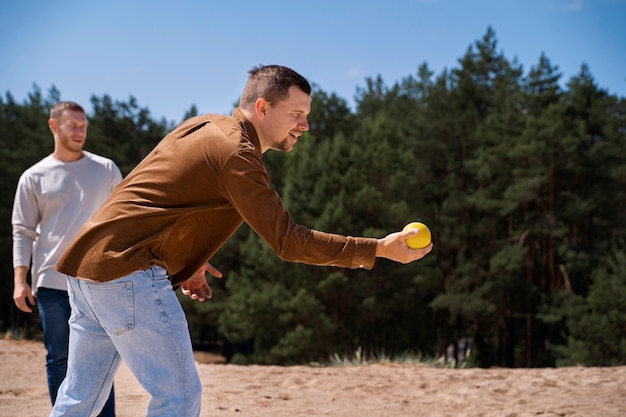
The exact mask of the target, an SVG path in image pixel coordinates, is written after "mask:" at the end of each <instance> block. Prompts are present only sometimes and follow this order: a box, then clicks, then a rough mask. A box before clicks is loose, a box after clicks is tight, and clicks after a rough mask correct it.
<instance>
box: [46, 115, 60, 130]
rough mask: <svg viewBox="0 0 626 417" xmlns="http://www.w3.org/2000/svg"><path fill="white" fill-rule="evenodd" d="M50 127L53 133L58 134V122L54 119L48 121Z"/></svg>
mask: <svg viewBox="0 0 626 417" xmlns="http://www.w3.org/2000/svg"><path fill="white" fill-rule="evenodd" d="M48 127H49V128H50V131H51V132H52V133H56V131H57V127H58V125H57V121H56V120H54V119H52V118H50V119H48Z"/></svg>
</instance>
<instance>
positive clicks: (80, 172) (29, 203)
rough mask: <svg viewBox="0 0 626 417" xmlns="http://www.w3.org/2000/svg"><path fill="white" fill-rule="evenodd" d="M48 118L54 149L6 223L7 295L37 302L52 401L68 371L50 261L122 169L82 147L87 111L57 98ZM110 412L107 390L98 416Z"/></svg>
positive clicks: (64, 312)
mask: <svg viewBox="0 0 626 417" xmlns="http://www.w3.org/2000/svg"><path fill="white" fill-rule="evenodd" d="M48 126H49V127H50V131H51V132H52V135H53V137H54V151H53V152H52V154H51V155H48V156H47V157H45V158H43V159H42V160H41V161H39V162H37V163H36V164H35V165H33V166H32V167H30V168H28V169H27V170H26V171H24V173H23V174H22V176H21V177H20V179H19V182H18V185H17V191H16V193H15V202H14V205H13V215H12V219H11V224H12V227H13V267H14V285H15V287H14V291H13V300H14V302H15V305H16V306H17V307H18V308H19V309H20V310H22V311H24V312H27V313H31V312H32V308H31V306H33V305H34V304H35V302H36V303H37V308H38V311H39V317H40V321H41V326H42V329H43V336H44V345H45V347H46V351H47V355H46V370H47V376H48V389H49V391H50V399H51V401H52V404H53V405H54V402H55V399H56V395H57V391H58V388H59V386H60V385H61V382H62V381H63V379H64V378H65V374H66V371H67V353H68V343H69V325H68V320H69V318H70V304H69V299H68V293H67V276H66V275H63V274H60V273H59V272H57V271H56V270H55V269H54V265H55V264H56V262H57V260H58V259H59V257H60V256H61V254H62V253H63V251H64V250H65V248H66V247H67V246H68V244H69V243H70V241H71V240H72V238H73V237H74V235H75V234H76V233H77V232H78V230H79V229H80V227H81V226H82V225H83V223H84V222H85V221H86V220H87V219H88V218H89V217H90V216H91V215H92V214H93V212H94V211H95V210H96V209H97V208H98V207H99V206H100V205H101V204H102V202H104V200H105V199H106V198H107V196H108V195H109V194H110V193H111V191H113V189H114V188H115V187H116V186H117V184H119V183H120V182H121V180H122V174H121V173H120V170H119V168H118V167H117V165H116V164H115V163H114V162H113V161H112V160H110V159H108V158H104V157H102V156H99V155H95V154H93V153H90V152H87V151H84V150H83V145H84V144H85V139H86V136H87V116H86V114H85V110H84V109H83V108H82V107H81V106H80V105H78V104H76V103H74V102H70V101H63V102H60V103H58V104H56V105H55V106H54V107H52V109H51V110H50V119H49V120H48ZM29 267H30V269H31V284H30V285H29V283H28V279H27V276H28V269H29ZM35 300H36V301H35ZM114 415H115V405H114V394H113V390H111V395H110V397H109V400H108V401H107V405H106V406H105V407H104V409H103V410H102V413H101V414H100V416H107V417H108V416H114Z"/></svg>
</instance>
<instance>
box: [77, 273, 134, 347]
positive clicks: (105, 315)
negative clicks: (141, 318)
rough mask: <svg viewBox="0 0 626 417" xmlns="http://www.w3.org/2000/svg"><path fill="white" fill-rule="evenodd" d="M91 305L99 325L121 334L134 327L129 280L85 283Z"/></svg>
mask: <svg viewBox="0 0 626 417" xmlns="http://www.w3.org/2000/svg"><path fill="white" fill-rule="evenodd" d="M87 287H88V288H89V293H90V296H91V306H92V308H93V311H94V313H95V315H96V317H97V319H98V321H99V322H100V325H101V326H102V327H103V328H104V329H105V330H106V331H107V332H109V333H112V334H114V335H118V336H119V335H121V334H122V333H125V332H127V331H130V330H132V329H134V328H135V302H134V297H133V283H132V282H131V281H124V282H110V283H107V282H105V283H89V284H87Z"/></svg>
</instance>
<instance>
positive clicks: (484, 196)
mask: <svg viewBox="0 0 626 417" xmlns="http://www.w3.org/2000/svg"><path fill="white" fill-rule="evenodd" d="M60 99H61V92H60V91H58V90H57V89H56V88H55V87H54V86H53V87H51V88H50V90H49V91H48V93H47V95H46V96H45V97H44V94H42V92H41V90H40V88H39V87H38V86H37V85H34V86H33V91H32V92H31V93H30V94H29V95H28V97H27V99H26V100H25V101H24V102H23V103H17V102H16V101H15V100H14V98H13V97H12V96H11V94H10V93H9V92H7V93H6V95H5V97H4V98H2V97H0V141H2V143H1V146H0V176H1V177H2V181H1V182H0V187H1V190H0V191H1V192H0V219H2V222H1V229H0V230H1V231H2V233H0V274H1V275H2V279H1V280H0V297H1V299H2V302H1V303H0V306H2V308H0V329H2V330H3V331H6V332H10V333H11V335H12V336H14V337H37V335H38V327H37V326H38V321H37V317H36V314H31V315H25V314H24V313H20V312H19V311H18V310H17V309H16V308H15V306H14V304H13V302H12V291H13V269H12V254H11V221H10V219H11V209H12V205H13V197H14V193H15V188H16V184H17V180H18V178H19V176H20V174H21V173H22V172H23V171H24V170H25V169H26V168H28V167H29V166H31V165H32V164H34V163H35V162H37V161H38V160H39V159H41V158H42V157H44V156H45V155H46V154H48V153H49V152H51V150H52V144H53V142H52V136H51V134H50V131H49V130H48V126H47V119H48V114H49V113H48V111H49V107H50V106H51V105H52V104H54V103H55V102H57V101H58V100H60ZM63 99H71V98H66V97H63ZM355 102H356V105H355V109H351V108H350V107H349V106H348V103H347V102H346V100H344V99H343V98H341V97H338V96H337V95H335V94H333V93H327V92H324V91H323V90H322V89H321V88H320V87H319V86H315V88H314V93H313V95H312V112H311V115H310V117H309V121H310V125H311V129H310V131H309V132H308V133H306V134H305V135H304V136H303V137H302V140H300V141H299V143H298V144H297V146H296V147H295V149H294V151H293V152H290V153H287V154H285V153H277V152H268V153H266V154H265V156H264V161H265V163H266V165H267V166H268V169H269V171H270V178H271V181H272V185H273V187H275V188H276V189H277V190H278V192H279V193H280V194H281V195H282V197H283V199H284V201H285V205H286V207H287V208H288V210H289V212H290V213H291V214H292V216H293V217H294V219H295V220H296V221H297V222H299V223H301V224H304V225H306V226H308V227H312V228H315V229H319V230H323V231H328V232H337V233H342V234H346V235H353V236H354V235H356V236H361V235H362V236H369V237H382V236H384V235H386V234H387V233H389V232H392V231H396V230H401V229H402V227H403V226H404V225H405V224H406V223H408V222H410V221H422V222H424V223H426V224H427V225H428V226H429V228H430V229H431V231H432V234H433V241H434V250H433V252H432V253H431V254H429V255H428V256H427V257H426V258H424V259H423V260H420V261H418V262H414V263H412V264H408V265H401V264H397V263H393V262H389V261H385V260H384V259H379V260H378V261H377V264H376V266H375V267H374V268H373V269H372V270H371V271H365V270H344V269H337V268H330V267H328V268H326V267H325V268H320V267H313V266H307V265H300V264H291V263H286V262H283V261H281V260H280V259H278V257H277V256H276V255H274V254H273V253H272V252H271V250H270V249H269V247H268V246H267V245H266V244H265V243H263V242H262V241H260V239H259V238H258V237H257V236H256V235H255V234H254V232H252V231H251V230H250V229H249V228H248V227H247V226H246V225H244V226H243V227H242V228H241V229H240V230H239V231H238V232H237V233H236V235H235V236H233V238H232V239H230V240H229V241H228V242H227V244H226V245H225V246H224V247H223V248H222V249H221V250H220V252H218V254H217V255H216V256H215V257H214V258H213V259H212V260H211V263H212V264H213V265H215V266H216V267H217V268H219V269H220V270H221V271H222V272H224V274H225V276H224V279H222V280H212V279H211V278H209V280H210V285H211V287H212V289H213V293H214V297H213V299H212V300H210V301H208V302H205V303H202V304H200V303H197V302H193V301H191V300H189V299H187V298H186V297H181V302H182V303H183V307H184V308H185V310H186V312H187V315H188V319H189V325H190V331H191V334H192V339H193V340H194V343H195V345H196V346H197V347H198V348H201V347H211V346H222V348H223V349H226V350H227V351H228V352H229V353H228V355H229V358H230V355H231V354H233V353H235V352H237V353H236V355H235V356H234V357H233V358H232V359H233V360H234V361H236V362H237V363H264V364H293V363H308V362H313V361H315V362H322V363H323V362H327V361H328V358H329V357H330V355H331V354H340V355H350V354H352V353H353V352H355V351H357V350H359V351H363V352H367V353H368V354H370V355H386V356H387V357H392V356H394V355H402V354H414V355H423V356H424V357H432V358H435V357H438V356H439V355H441V354H442V352H444V350H445V348H446V347H447V346H448V345H450V344H452V343H454V342H456V341H458V340H460V339H463V338H470V339H471V340H472V353H471V356H470V365H473V366H485V367H486V366H494V365H495V366H506V367H539V366H562V365H575V364H585V365H597V366H610V365H618V364H622V365H623V364H626V245H625V243H626V210H625V208H624V207H626V99H625V98H624V97H617V96H615V95H612V94H611V93H609V92H608V91H606V90H603V89H600V88H599V87H598V86H597V83H596V82H595V80H594V79H593V77H592V75H591V71H590V69H589V68H588V67H587V66H586V65H585V64H582V65H581V68H580V71H579V73H578V74H577V75H576V76H574V77H572V78H571V79H570V80H565V82H564V80H561V74H560V73H559V71H558V67H557V66H555V65H553V64H551V63H550V60H549V59H548V57H546V56H541V57H539V58H538V62H537V63H536V65H534V66H532V67H531V68H530V69H529V70H528V71H525V70H524V69H523V68H522V67H521V66H520V65H519V64H517V63H515V62H511V61H510V60H508V59H507V58H506V57H505V56H504V55H503V54H502V52H499V50H498V47H497V41H496V37H495V34H494V32H493V31H492V30H491V29H488V30H487V31H486V34H485V35H484V36H483V38H481V39H480V40H478V41H476V42H475V43H474V44H473V45H471V46H470V47H469V48H468V50H467V52H466V53H465V55H464V56H463V57H461V58H460V59H459V60H458V66H457V67H455V68H451V69H446V70H444V71H443V72H442V73H441V74H434V73H433V72H432V71H431V70H430V69H429V68H428V66H427V64H426V63H424V64H422V65H421V66H419V68H417V71H416V74H413V75H408V76H406V78H404V79H402V80H401V81H399V82H396V83H394V84H393V85H386V84H385V82H384V80H382V79H381V78H380V77H375V78H367V79H366V80H365V82H364V86H363V87H359V88H358V89H357V91H356V98H355ZM80 104H82V105H83V106H84V107H85V109H87V110H88V116H89V123H90V124H89V131H88V136H87V144H86V149H88V150H90V151H92V152H95V153H98V154H102V155H104V156H107V157H110V158H112V159H113V160H115V161H116V163H117V164H118V165H119V167H120V168H121V170H122V173H123V174H124V175H125V174H127V173H128V172H129V171H130V170H131V169H132V168H133V167H134V166H135V165H136V164H137V163H138V162H139V161H140V160H141V158H143V157H144V156H145V155H146V154H147V153H148V152H149V151H150V150H151V149H152V147H154V145H155V144H156V143H157V142H158V140H160V138H162V137H163V136H164V135H165V134H166V133H167V132H168V131H169V130H170V129H172V128H173V127H174V122H171V121H167V120H164V119H162V120H154V119H153V118H152V117H151V115H150V111H149V110H148V109H146V108H142V107H140V106H139V104H138V102H137V100H136V99H135V98H134V97H132V96H131V97H130V99H129V100H128V101H127V102H119V101H114V100H112V99H111V97H109V96H104V97H95V96H93V97H92V98H91V103H80ZM89 104H91V108H90V106H89ZM196 112H197V111H196V109H195V107H193V106H192V107H191V109H190V110H189V111H188V112H187V115H194V114H195V113H196Z"/></svg>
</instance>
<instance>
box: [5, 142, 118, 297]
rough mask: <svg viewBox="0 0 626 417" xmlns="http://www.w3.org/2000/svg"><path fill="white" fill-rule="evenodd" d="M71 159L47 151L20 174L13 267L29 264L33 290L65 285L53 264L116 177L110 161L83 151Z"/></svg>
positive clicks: (115, 168) (15, 203) (100, 202)
mask: <svg viewBox="0 0 626 417" xmlns="http://www.w3.org/2000/svg"><path fill="white" fill-rule="evenodd" d="M84 153H85V156H84V157H83V158H81V159H79V160H77V161H74V162H63V161H59V160H58V159H56V158H54V157H53V156H52V155H49V156H47V157H45V158H44V159H42V160H41V161H39V162H37V163H36V164H35V165H33V166H32V167H30V168H28V169H27V170H26V171H24V173H23V174H22V175H21V177H20V179H19V182H18V184H17V191H16V193H15V202H14V204H13V215H12V218H11V224H12V226H13V267H18V266H31V260H32V267H31V277H32V283H31V288H32V291H33V294H36V293H37V289H38V288H39V287H45V288H52V289H58V290H65V291H67V277H66V276H65V275H62V274H60V273H59V272H57V271H56V270H55V269H54V265H55V264H56V262H57V260H58V259H59V257H60V256H61V254H62V253H63V251H64V250H65V249H66V248H67V246H68V244H69V243H70V242H71V240H72V239H73V238H74V235H76V233H77V232H78V230H79V229H80V227H81V226H82V225H83V223H85V221H86V220H87V219H89V217H91V215H92V214H93V212H94V211H96V209H97V208H98V207H100V205H101V204H102V203H103V202H104V200H105V199H106V198H107V197H108V195H109V194H110V193H111V191H113V189H114V188H115V187H116V186H117V185H118V184H119V183H120V182H121V181H122V174H121V173H120V170H119V168H118V167H117V165H115V163H114V162H113V161H112V160H110V159H108V158H105V157H102V156H99V155H96V154H93V153H90V152H86V151H85V152H84Z"/></svg>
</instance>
